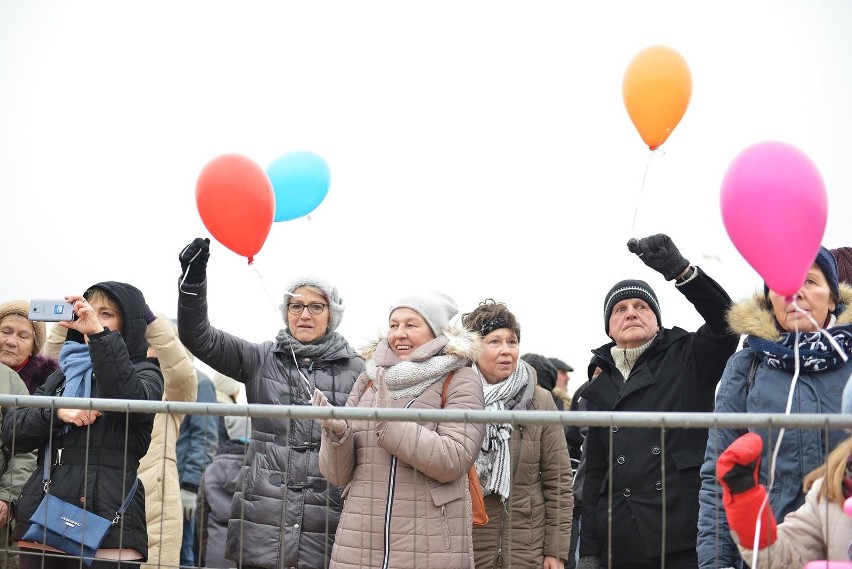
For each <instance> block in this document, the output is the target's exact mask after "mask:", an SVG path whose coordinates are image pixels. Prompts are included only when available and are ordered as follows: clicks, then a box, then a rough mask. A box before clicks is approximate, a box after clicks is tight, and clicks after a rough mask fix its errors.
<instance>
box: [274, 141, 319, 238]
mask: <svg viewBox="0 0 852 569" xmlns="http://www.w3.org/2000/svg"><path fill="white" fill-rule="evenodd" d="M266 175H267V176H269V180H270V181H271V182H272V190H273V191H274V192H275V218H274V221H289V220H291V219H296V218H298V217H302V216H303V215H308V214H309V213H311V212H312V211H313V210H314V209H316V207H317V206H318V205H319V204H320V203H321V202H322V200H324V199H325V196H326V194H327V193H328V186H329V184H330V183H331V174H330V172H329V170H328V164H326V163H325V160H323V159H322V157H321V156H318V155H317V154H314V153H313V152H308V151H302V150H300V151H296V152H288V153H287V154H284V155H283V156H281V157H279V158H276V159H275V161H273V162H272V164H270V165H269V167H268V168H267V169H266Z"/></svg>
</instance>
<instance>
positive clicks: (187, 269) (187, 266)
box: [178, 244, 201, 296]
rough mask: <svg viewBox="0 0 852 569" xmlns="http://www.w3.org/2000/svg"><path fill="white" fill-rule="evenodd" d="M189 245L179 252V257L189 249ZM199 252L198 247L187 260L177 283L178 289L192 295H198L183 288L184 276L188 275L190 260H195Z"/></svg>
mask: <svg viewBox="0 0 852 569" xmlns="http://www.w3.org/2000/svg"><path fill="white" fill-rule="evenodd" d="M190 245H191V244H190ZM190 245H187V246H186V247H184V248H183V250H182V251H181V252H180V256H181V257H183V254H184V251H186V250H187V249H189V247H190ZM200 254H201V249H199V250H198V251H197V252H196V253H195V255H193V256H192V259H190V260H189V262H188V263H187V264H186V270H185V271H184V272H183V275H181V278H180V283H179V284H178V290H179V291H181V292H182V293H184V294H191V295H192V296H198V293H197V292H189V291H188V290H183V283H185V282H186V277H187V276H189V267H191V266H192V262H193V261H194V260H196V259H197V258H198V256H199V255H200Z"/></svg>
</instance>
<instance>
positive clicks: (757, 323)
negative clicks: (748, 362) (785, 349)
mask: <svg viewBox="0 0 852 569" xmlns="http://www.w3.org/2000/svg"><path fill="white" fill-rule="evenodd" d="M839 305H844V306H843V308H844V309H843V310H841V311H840V313H839V314H838V313H837V312H835V316H837V323H836V324H835V326H844V325H849V324H852V310H850V309H849V306H852V286H849V285H847V284H844V283H840V302H839ZM728 325H729V326H730V328H731V331H732V332H734V333H736V334H745V335H748V336H756V337H758V338H763V339H765V340H770V341H772V342H777V341H779V340H780V339H781V334H782V331H781V330H779V329H778V326H777V321H776V320H775V316H774V315H773V314H772V304H771V303H770V302H769V299H768V298H766V296H765V295H764V294H763V291H762V290H760V291H755V293H754V295H752V296H751V297H750V298H747V299H745V300H742V301H740V302H738V303H736V304H734V305H733V306H732V307H731V309H730V310H729V311H728Z"/></svg>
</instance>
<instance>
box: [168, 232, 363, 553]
mask: <svg viewBox="0 0 852 569" xmlns="http://www.w3.org/2000/svg"><path fill="white" fill-rule="evenodd" d="M209 244H210V240H209V239H201V238H197V239H195V240H194V241H193V242H192V243H190V244H189V245H187V246H186V247H185V248H184V249H183V250H182V251H181V253H180V255H179V259H180V262H181V267H182V275H181V279H180V282H179V295H178V333H179V334H180V339H181V341H182V342H183V344H184V345H185V346H186V347H187V348H188V349H189V351H190V352H192V353H193V354H194V355H195V356H196V357H197V358H198V359H199V360H201V361H202V362H204V363H205V364H207V365H209V366H210V367H212V368H213V369H215V370H216V371H218V372H219V373H221V374H223V375H226V376H228V377H231V378H233V379H236V380H237V381H240V382H242V383H244V384H245V386H246V397H247V399H248V402H249V403H265V404H269V405H310V404H311V400H312V398H313V395H314V390H315V389H316V390H319V391H320V392H322V393H323V395H324V396H325V397H327V398H328V400H329V401H331V402H333V403H334V404H335V405H344V404H345V403H346V399H347V397H348V395H349V392H350V391H351V389H352V386H353V384H354V383H355V380H356V379H357V378H358V375H359V374H360V373H361V370H362V369H363V367H364V361H363V360H362V359H361V358H360V357H359V356H358V355H357V354H356V353H355V352H354V351H353V350H352V348H350V346H349V344H348V343H347V341H346V340H345V339H344V338H343V336H341V335H340V334H338V333H337V332H335V330H336V329H337V327H338V326H339V325H340V322H341V320H342V318H343V311H344V305H343V301H342V300H341V299H340V296H339V295H338V292H337V288H336V287H335V286H334V285H333V284H331V283H329V282H327V281H325V280H322V279H319V278H314V277H303V278H299V279H296V280H294V281H293V282H292V283H291V284H290V285H289V286H288V287H287V292H286V293H285V298H284V303H283V304H282V306H281V309H282V317H283V319H284V322H285V326H284V328H283V329H281V330H280V331H279V332H278V334H277V336H276V337H275V339H274V340H272V341H267V342H263V343H260V344H256V343H253V342H248V341H246V340H243V339H240V338H237V337H236V336H233V335H231V334H228V333H227V332H223V331H222V330H218V329H216V328H214V327H213V326H211V325H210V322H209V320H208V318H207V278H206V271H207V261H208V259H209V257H210V248H209ZM321 438H322V437H321V428H320V425H319V422H317V421H312V420H295V419H278V418H272V417H255V418H252V434H251V442H250V443H249V449H248V453H247V455H246V460H245V465H244V466H243V467H242V471H241V473H240V479H239V482H238V483H237V492H236V493H235V494H234V502H233V504H232V506H231V517H232V519H231V520H230V521H229V522H228V537H227V543H226V547H225V557H226V558H227V559H230V560H231V561H234V562H235V563H237V564H238V566H239V567H241V568H243V569H250V568H255V567H299V568H300V569H315V568H316V569H319V568H325V567H327V566H328V561H329V555H330V554H331V550H332V546H333V544H334V534H335V531H336V530H337V522H338V519H339V517H340V510H341V507H342V499H341V496H340V492H341V489H340V488H339V487H337V486H334V485H330V484H329V483H328V482H327V481H326V480H325V478H324V477H323V476H322V474H321V473H320V471H319V466H318V460H319V458H318V457H319V448H320V441H321Z"/></svg>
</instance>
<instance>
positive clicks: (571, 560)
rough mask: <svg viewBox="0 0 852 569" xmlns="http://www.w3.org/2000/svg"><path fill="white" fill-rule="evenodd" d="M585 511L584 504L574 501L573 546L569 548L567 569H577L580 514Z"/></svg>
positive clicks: (566, 562) (566, 561)
mask: <svg viewBox="0 0 852 569" xmlns="http://www.w3.org/2000/svg"><path fill="white" fill-rule="evenodd" d="M582 511H583V504H582V503H578V501H576V500H575V501H574V517H573V519H572V521H571V545H570V546H569V547H568V559H566V560H565V569H576V567H577V561H578V556H577V546H578V545H579V543H580V513H581V512H582Z"/></svg>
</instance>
